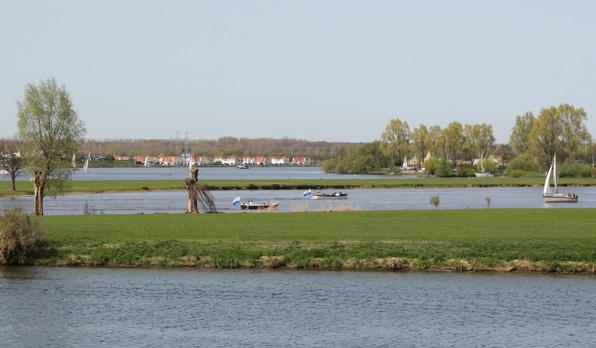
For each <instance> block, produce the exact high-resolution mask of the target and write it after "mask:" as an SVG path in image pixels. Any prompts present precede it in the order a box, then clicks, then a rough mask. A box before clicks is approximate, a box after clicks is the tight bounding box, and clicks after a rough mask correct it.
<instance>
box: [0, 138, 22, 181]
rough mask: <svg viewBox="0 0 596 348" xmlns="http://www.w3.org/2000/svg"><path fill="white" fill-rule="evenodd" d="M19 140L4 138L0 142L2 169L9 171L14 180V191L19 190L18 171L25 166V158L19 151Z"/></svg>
mask: <svg viewBox="0 0 596 348" xmlns="http://www.w3.org/2000/svg"><path fill="white" fill-rule="evenodd" d="M19 145H20V144H19V141H18V140H17V139H12V140H4V141H2V144H0V169H3V170H5V171H7V172H8V174H9V175H10V179H11V181H12V191H13V192H14V191H16V190H17V186H16V178H17V173H18V172H19V170H21V168H23V159H22V158H21V151H19Z"/></svg>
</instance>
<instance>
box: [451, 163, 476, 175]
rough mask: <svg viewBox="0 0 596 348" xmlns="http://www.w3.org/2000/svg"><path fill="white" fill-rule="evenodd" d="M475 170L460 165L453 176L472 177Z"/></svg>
mask: <svg viewBox="0 0 596 348" xmlns="http://www.w3.org/2000/svg"><path fill="white" fill-rule="evenodd" d="M474 172H476V169H475V168H474V167H473V166H469V165H464V164H460V165H459V166H457V167H456V168H455V175H457V176H459V177H467V176H474Z"/></svg>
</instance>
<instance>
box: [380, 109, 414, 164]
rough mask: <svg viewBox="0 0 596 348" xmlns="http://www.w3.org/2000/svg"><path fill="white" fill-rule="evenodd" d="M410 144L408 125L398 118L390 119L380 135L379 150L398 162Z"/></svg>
mask: <svg viewBox="0 0 596 348" xmlns="http://www.w3.org/2000/svg"><path fill="white" fill-rule="evenodd" d="M409 144H410V126H408V123H407V122H405V121H401V120H400V119H399V118H395V119H392V120H391V121H390V122H389V124H388V125H387V127H386V128H385V131H384V132H383V134H382V135H381V151H383V153H385V154H386V155H387V156H389V157H391V158H392V159H393V160H394V163H397V164H400V163H401V162H400V161H401V160H402V159H403V157H404V156H405V155H406V152H407V150H408V146H409Z"/></svg>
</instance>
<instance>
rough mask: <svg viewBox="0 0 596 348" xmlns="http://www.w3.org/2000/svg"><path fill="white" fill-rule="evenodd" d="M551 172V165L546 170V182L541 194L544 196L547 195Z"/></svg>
mask: <svg viewBox="0 0 596 348" xmlns="http://www.w3.org/2000/svg"><path fill="white" fill-rule="evenodd" d="M552 172H553V165H552V164H551V165H550V168H549V169H548V174H546V181H545V182H544V191H543V194H544V195H545V196H546V194H548V191H549V189H550V175H551V173H552Z"/></svg>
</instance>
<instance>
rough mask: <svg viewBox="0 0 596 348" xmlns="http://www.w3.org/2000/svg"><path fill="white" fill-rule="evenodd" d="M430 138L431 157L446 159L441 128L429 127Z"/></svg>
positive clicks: (445, 147)
mask: <svg viewBox="0 0 596 348" xmlns="http://www.w3.org/2000/svg"><path fill="white" fill-rule="evenodd" d="M428 135H429V137H430V143H431V145H430V153H431V154H432V156H433V157H447V146H446V142H445V134H444V133H443V130H442V129H441V126H437V125H434V126H430V128H429V129H428Z"/></svg>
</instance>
